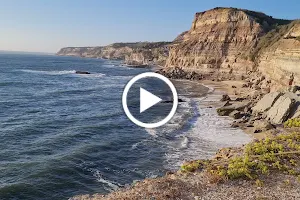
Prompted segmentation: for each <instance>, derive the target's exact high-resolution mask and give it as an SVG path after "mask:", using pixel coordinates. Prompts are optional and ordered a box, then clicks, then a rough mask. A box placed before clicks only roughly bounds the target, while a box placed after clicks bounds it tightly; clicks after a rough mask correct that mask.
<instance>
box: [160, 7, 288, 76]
mask: <svg viewBox="0 0 300 200" xmlns="http://www.w3.org/2000/svg"><path fill="white" fill-rule="evenodd" d="M288 22H289V21H288V20H278V19H274V18H272V17H270V16H267V15H265V14H263V13H259V12H253V11H248V10H242V9H235V8H215V9H212V10H209V11H205V12H200V13H196V15H195V18H194V21H193V23H192V27H191V29H190V30H189V31H188V32H186V33H183V34H182V35H181V36H180V37H178V38H177V39H176V40H175V43H174V44H173V45H172V46H171V48H170V52H169V58H168V60H167V63H166V67H183V69H186V70H195V71H199V72H201V73H205V74H225V75H231V76H233V77H236V76H239V75H246V74H249V73H250V72H252V71H255V70H256V65H255V62H254V60H253V59H252V55H254V52H253V51H254V50H255V49H256V46H257V44H258V42H259V40H260V38H261V37H263V36H264V35H265V34H266V33H268V32H269V31H270V30H272V29H274V27H275V26H276V25H280V24H286V23H288ZM176 41H177V42H176Z"/></svg>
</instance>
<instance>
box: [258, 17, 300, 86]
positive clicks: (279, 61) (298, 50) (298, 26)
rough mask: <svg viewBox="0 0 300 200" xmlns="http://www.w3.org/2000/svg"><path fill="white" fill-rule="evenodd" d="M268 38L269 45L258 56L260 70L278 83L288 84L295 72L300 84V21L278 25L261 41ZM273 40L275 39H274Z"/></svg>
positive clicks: (297, 82) (296, 82) (296, 81)
mask: <svg viewBox="0 0 300 200" xmlns="http://www.w3.org/2000/svg"><path fill="white" fill-rule="evenodd" d="M263 40H268V42H267V44H268V46H267V47H265V48H264V49H263V50H261V51H260V53H259V55H258V58H257V66H258V70H259V71H260V72H261V73H262V74H264V75H265V76H266V77H268V78H270V79H273V80H275V82H276V84H279V85H287V84H288V81H289V77H290V76H291V74H292V73H293V74H294V77H295V79H294V80H295V84H297V85H299V84H300V67H299V66H300V21H298V20H297V21H293V22H292V23H290V24H288V25H285V26H281V27H277V28H276V29H275V30H273V31H271V32H269V33H268V34H267V35H266V36H265V37H263V38H262V40H261V41H263ZM272 40H273V41H272Z"/></svg>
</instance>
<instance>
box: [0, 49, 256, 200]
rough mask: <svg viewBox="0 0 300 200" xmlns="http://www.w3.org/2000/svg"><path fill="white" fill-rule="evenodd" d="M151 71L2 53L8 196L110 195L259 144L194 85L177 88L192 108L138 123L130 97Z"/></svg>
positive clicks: (3, 190)
mask: <svg viewBox="0 0 300 200" xmlns="http://www.w3.org/2000/svg"><path fill="white" fill-rule="evenodd" d="M76 70H80V71H89V72H91V74H87V75H83V74H75V71H76ZM147 71H150V69H141V68H128V67H125V66H122V65H121V62H120V61H111V60H102V59H92V58H77V57H58V56H54V55H53V56H52V55H24V54H23V55H22V54H20V55H19V54H8V53H1V54H0V199H1V200H2V199H43V200H44V199H46V200H47V199H51V200H52V199H54V200H55V199H68V198H69V197H72V196H74V195H79V194H92V193H104V194H105V193H108V192H111V191H113V190H115V189H118V188H119V187H123V186H126V185H128V184H132V182H133V181H136V180H141V179H144V178H147V177H148V178H154V177H158V176H162V175H164V174H165V173H166V172H167V171H170V170H178V169H179V167H180V165H181V164H182V163H183V162H184V161H185V160H191V159H192V160H193V159H200V158H209V157H211V156H212V155H214V153H215V152H216V151H217V149H218V148H221V147H226V146H236V145H241V144H244V143H246V142H248V141H250V140H251V138H250V137H249V136H248V135H246V134H245V133H243V132H242V131H241V130H238V129H232V128H230V119H228V118H226V117H219V116H217V114H216V111H215V108H212V107H209V106H207V103H206V104H205V102H209V101H214V100H217V99H214V98H215V97H214V94H213V93H212V88H209V87H205V86H203V85H202V84H200V83H197V82H189V81H173V82H174V84H175V87H176V88H177V91H178V93H179V96H180V98H182V99H183V100H185V102H183V103H180V104H179V107H178V109H177V112H176V114H175V116H174V117H173V118H172V120H171V121H170V122H169V123H167V124H166V125H164V126H162V127H159V128H156V129H145V128H141V127H138V126H136V125H135V124H133V123H132V122H131V121H130V120H129V119H128V118H127V117H126V115H125V114H124V111H123V108H122V103H121V98H122V92H123V89H124V87H125V85H126V83H127V82H128V81H129V80H130V79H131V78H132V77H133V76H135V75H138V74H140V73H143V72H147ZM151 84H155V83H151ZM149 87H151V86H149ZM137 96H138V95H137Z"/></svg>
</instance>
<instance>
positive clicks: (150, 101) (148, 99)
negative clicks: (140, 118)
mask: <svg viewBox="0 0 300 200" xmlns="http://www.w3.org/2000/svg"><path fill="white" fill-rule="evenodd" d="M160 101H162V99H161V98H159V97H157V96H155V95H154V94H152V93H151V92H148V91H147V90H145V89H143V88H140V113H142V112H144V111H145V110H147V109H148V108H151V107H152V106H154V105H155V104H157V103H159V102H160Z"/></svg>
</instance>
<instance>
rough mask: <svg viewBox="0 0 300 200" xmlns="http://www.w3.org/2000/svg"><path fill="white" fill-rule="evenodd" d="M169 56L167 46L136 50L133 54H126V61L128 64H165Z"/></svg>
mask: <svg viewBox="0 0 300 200" xmlns="http://www.w3.org/2000/svg"><path fill="white" fill-rule="evenodd" d="M168 56H169V50H168V47H167V46H161V47H158V48H151V49H145V48H144V49H143V48H139V49H136V50H134V51H133V52H132V53H131V54H129V55H127V56H125V63H126V64H128V65H160V66H164V65H165V64H166V60H167V58H168Z"/></svg>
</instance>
